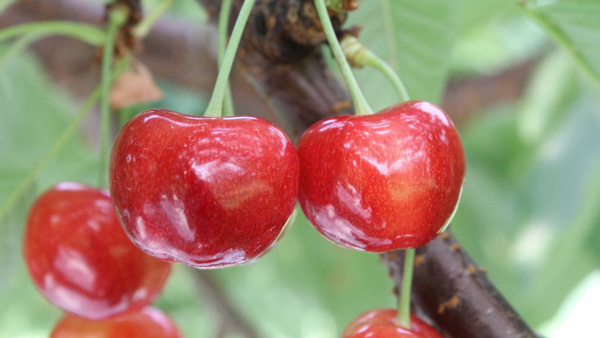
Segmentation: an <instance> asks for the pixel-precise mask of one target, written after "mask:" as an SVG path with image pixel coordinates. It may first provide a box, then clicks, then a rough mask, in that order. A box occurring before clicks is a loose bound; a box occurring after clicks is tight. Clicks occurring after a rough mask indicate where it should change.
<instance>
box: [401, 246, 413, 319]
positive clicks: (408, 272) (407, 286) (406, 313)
mask: <svg viewBox="0 0 600 338" xmlns="http://www.w3.org/2000/svg"><path fill="white" fill-rule="evenodd" d="M414 265H415V249H406V250H405V254H404V272H403V274H402V291H401V292H400V301H399V302H398V322H399V323H400V325H402V326H403V327H404V328H406V329H409V330H410V290H411V287H412V279H413V268H414Z"/></svg>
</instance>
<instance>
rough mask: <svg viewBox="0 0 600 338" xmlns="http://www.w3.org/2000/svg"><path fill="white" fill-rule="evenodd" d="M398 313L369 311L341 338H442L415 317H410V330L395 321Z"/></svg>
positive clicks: (392, 311) (357, 318)
mask: <svg viewBox="0 0 600 338" xmlns="http://www.w3.org/2000/svg"><path fill="white" fill-rule="evenodd" d="M397 317H398V311H396V310H393V309H378V310H371V311H368V312H365V313H363V314H361V315H360V316H358V317H356V318H355V319H354V320H353V321H352V322H351V323H350V324H349V325H348V326H347V327H346V329H345V330H344V332H343V333H342V338H442V336H441V335H440V334H439V332H438V331H437V330H436V329H435V328H433V327H431V326H430V325H429V324H427V323H425V322H424V321H422V320H421V319H419V318H418V317H417V316H415V315H411V316H410V330H409V329H405V328H403V327H402V326H400V324H398V321H397Z"/></svg>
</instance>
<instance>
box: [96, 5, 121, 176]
mask: <svg viewBox="0 0 600 338" xmlns="http://www.w3.org/2000/svg"><path fill="white" fill-rule="evenodd" d="M127 14H128V13H127V11H126V10H125V9H122V8H120V7H115V8H114V9H112V10H111V11H110V14H109V17H108V29H107V34H106V41H105V43H104V50H103V52H102V78H101V84H100V88H101V94H100V114H101V121H100V123H101V127H100V128H101V129H100V130H101V142H100V175H99V178H98V186H99V187H106V186H108V150H109V149H110V102H109V98H110V85H111V76H110V73H111V67H112V62H113V54H114V49H115V37H116V35H117V31H118V30H119V27H120V26H121V25H123V24H124V23H125V21H126V20H127Z"/></svg>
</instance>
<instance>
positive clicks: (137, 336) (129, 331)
mask: <svg viewBox="0 0 600 338" xmlns="http://www.w3.org/2000/svg"><path fill="white" fill-rule="evenodd" d="M180 337H181V334H180V333H179V330H178V329H177V326H175V323H173V321H172V320H171V319H170V318H169V317H167V315H165V314H164V313H163V312H162V311H159V310H158V309H155V308H152V307H146V308H144V309H142V310H141V311H139V312H133V313H126V314H124V315H121V316H117V317H113V318H110V319H105V320H99V321H95V320H89V319H85V318H81V317H77V316H74V315H69V314H67V315H65V316H64V317H63V318H62V319H61V320H60V321H59V322H58V323H57V324H56V326H55V327H54V330H52V333H51V334H50V338H180Z"/></svg>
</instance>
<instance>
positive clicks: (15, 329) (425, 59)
mask: <svg viewBox="0 0 600 338" xmlns="http://www.w3.org/2000/svg"><path fill="white" fill-rule="evenodd" d="M4 3H8V2H7V1H4V2H2V1H0V4H4ZM143 3H144V5H145V6H146V8H147V9H151V8H152V7H154V6H156V5H157V4H158V3H159V1H158V0H153V1H144V2H143ZM0 8H2V6H0ZM170 14H172V15H178V16H185V17H187V19H191V20H193V21H195V22H196V23H197V24H203V23H204V22H205V20H206V16H205V15H204V13H203V12H202V9H201V8H200V7H199V6H198V5H197V4H196V3H195V2H193V1H177V2H175V3H174V5H173V6H172V8H171V13H170ZM598 18H600V2H599V1H597V0H545V1H541V0H540V1H529V2H527V1H521V2H515V1H509V0H489V1H478V0H461V1H441V0H437V1H436V0H420V1H414V0H394V1H385V0H383V1H362V2H361V3H360V9H359V10H358V11H356V12H353V13H351V14H350V17H349V21H350V22H349V23H350V24H360V25H361V26H364V30H363V32H362V35H361V41H362V42H363V43H364V44H366V45H368V46H369V47H370V48H371V49H372V50H373V51H375V52H376V53H377V54H379V55H381V56H383V57H384V58H385V59H386V60H387V61H388V62H390V64H392V65H393V66H394V68H395V69H396V70H397V71H398V72H399V74H400V76H401V77H402V79H403V80H404V81H405V82H406V84H407V87H408V90H409V92H410V94H411V96H412V97H413V98H418V99H425V100H430V101H434V102H438V103H440V104H443V103H442V97H443V93H444V92H445V90H446V88H447V87H446V85H447V81H448V80H451V82H450V83H451V84H450V86H452V83H453V82H452V81H456V80H460V79H463V78H474V77H475V78H477V77H485V76H489V75H491V74H496V73H498V72H501V71H503V70H505V69H510V68H511V67H515V65H518V64H521V63H523V62H526V61H528V60H534V66H533V67H535V68H534V70H533V71H532V74H533V75H532V76H530V77H529V78H528V79H527V81H526V83H525V89H524V91H523V93H522V95H520V96H519V97H518V98H517V99H513V100H506V101H502V102H494V104H490V105H486V106H483V107H481V108H479V109H478V111H477V112H475V113H474V114H472V116H470V117H469V118H468V120H467V122H466V123H463V124H462V125H461V128H460V133H461V136H462V139H463V142H464V146H465V150H466V155H467V161H468V167H467V168H468V170H467V178H466V182H465V187H464V193H463V197H462V202H461V205H460V208H459V210H458V213H457V215H456V218H455V220H454V222H453V224H452V230H453V232H454V233H455V235H456V236H457V237H458V238H459V240H460V241H461V243H462V245H463V246H464V247H465V248H466V249H467V251H468V252H469V253H470V255H472V256H473V257H474V258H475V260H476V261H477V262H478V263H480V264H481V265H483V266H485V267H486V268H487V271H488V274H489V277H490V278H491V279H492V281H493V282H494V283H495V284H496V286H497V287H498V288H499V289H500V290H501V291H502V293H503V294H504V295H505V296H506V297H507V299H508V300H509V301H510V302H511V304H513V306H514V307H515V308H516V309H517V311H518V312H519V313H520V314H521V315H522V316H523V317H524V318H525V320H526V321H527V322H528V323H529V324H530V325H532V327H533V328H535V329H536V330H537V331H539V332H540V333H541V334H543V335H545V336H548V337H566V336H577V337H597V329H596V328H595V320H596V317H597V315H598V314H599V313H600V305H599V304H600V269H599V267H600V244H599V240H600V20H598ZM356 74H357V76H358V77H359V82H360V84H361V86H362V88H363V89H364V90H365V92H366V95H367V98H368V100H369V101H370V102H371V104H372V105H373V108H375V109H380V108H383V107H385V106H387V105H390V104H393V103H394V102H395V100H396V97H397V96H396V94H395V93H394V92H393V90H392V88H391V87H390V86H389V85H388V84H387V83H386V82H385V79H384V78H383V76H381V75H379V74H378V73H376V72H375V71H373V70H367V69H361V70H356ZM159 86H160V87H161V88H162V89H163V91H164V92H165V98H164V99H163V100H161V101H160V102H154V103H152V104H148V105H146V106H143V107H142V106H139V107H132V108H130V109H128V110H126V111H125V112H122V113H124V114H132V113H136V112H138V111H140V110H142V109H144V108H148V107H162V108H169V109H173V110H179V111H183V112H186V113H196V114H197V113H199V112H202V111H203V108H204V105H205V104H206V102H205V100H204V98H205V97H206V95H205V94H203V95H198V94H197V93H192V92H190V91H189V90H186V89H183V88H180V87H178V86H177V85H175V84H172V83H168V82H165V81H161V80H159ZM488 95H490V96H494V95H495V93H493V92H491V93H489V94H488ZM79 108H80V103H78V102H77V101H76V100H74V99H73V97H71V95H70V94H69V93H67V92H65V91H64V90H63V89H62V88H60V87H58V86H55V85H53V83H52V82H51V80H50V79H49V77H48V76H47V75H46V71H45V70H44V69H43V68H42V67H41V66H40V64H39V62H38V61H37V60H36V56H35V55H34V54H32V53H30V52H20V53H15V52H14V48H13V44H11V43H10V41H9V42H6V41H4V42H0V304H2V306H1V307H0V327H1V328H2V332H1V333H0V336H3V337H45V336H47V335H48V332H49V331H50V330H51V328H52V327H53V325H54V323H55V321H56V320H57V319H58V318H59V316H60V312H59V311H58V310H56V309H54V308H53V307H52V306H50V305H49V304H48V303H47V302H46V301H45V300H44V299H43V298H42V296H41V295H39V294H38V293H37V291H36V290H35V289H34V287H33V285H32V283H31V281H30V280H29V278H28V276H27V273H26V271H25V268H24V265H23V261H22V257H21V234H22V231H23V223H24V219H25V215H26V213H27V209H28V207H29V205H30V203H31V202H32V201H33V199H34V198H35V197H36V195H38V194H39V193H40V192H41V191H43V190H44V189H46V188H48V187H49V186H51V185H53V184H55V183H57V182H60V181H63V180H77V181H83V182H88V183H91V184H94V183H95V181H96V178H97V175H98V158H97V149H96V147H94V146H93V144H92V142H90V140H89V138H87V137H86V136H85V135H84V132H83V131H81V132H80V133H79V134H78V135H76V136H74V137H73V138H70V139H69V140H68V142H66V144H65V145H64V146H63V147H62V148H61V149H60V151H58V153H57V155H56V156H54V157H53V158H52V160H51V161H50V162H48V164H47V165H45V166H44V167H43V168H42V170H40V171H39V173H37V172H35V168H36V165H38V164H39V162H40V160H41V159H43V158H44V157H45V156H46V154H47V153H48V152H49V150H50V148H51V145H52V144H53V143H54V142H55V141H56V140H57V139H58V138H60V137H61V135H63V134H64V132H65V129H66V128H67V126H68V124H69V123H70V121H71V120H72V119H73V116H74V115H75V113H76V112H77V110H78V109H79ZM28 175H29V177H31V178H32V179H34V181H33V184H31V185H29V186H25V185H22V182H23V181H24V180H26V179H27V177H28ZM300 214H301V213H300ZM207 275H208V276H209V277H210V278H213V279H214V280H215V281H216V282H217V284H218V285H219V286H220V287H221V288H222V289H223V292H224V294H225V295H226V296H227V298H228V299H229V301H231V302H232V304H233V305H234V306H235V308H236V309H237V310H238V311H240V313H241V314H242V316H243V317H244V318H246V319H247V320H248V322H250V323H251V324H252V325H253V326H254V327H255V329H256V330H257V332H259V334H260V336H263V337H323V338H326V337H335V336H337V335H338V334H339V332H341V330H342V328H343V327H344V326H345V325H346V324H347V323H348V322H349V321H350V320H351V319H352V318H353V317H355V316H356V315H358V314H359V313H361V312H364V311H366V310H369V309H372V308H377V307H393V306H394V305H395V299H394V297H393V296H392V293H391V290H392V282H391V281H390V280H389V279H388V277H387V271H386V269H385V267H384V266H383V265H382V264H381V263H380V262H379V258H378V256H376V255H370V254H362V253H355V252H352V251H349V250H344V249H340V248H338V247H336V246H334V245H333V244H330V243H329V242H327V241H326V240H325V239H324V238H322V237H321V236H320V235H318V233H317V232H316V231H315V230H313V229H312V227H311V226H310V225H309V224H308V223H307V222H306V220H305V219H304V217H303V216H302V215H300V216H299V217H298V219H297V221H296V222H295V224H293V225H292V226H291V228H290V229H289V230H288V232H287V234H286V235H285V236H284V237H283V239H282V240H281V242H280V243H279V245H278V246H277V247H275V248H274V249H273V250H272V251H271V252H270V253H269V254H267V255H266V256H265V257H263V258H262V259H261V260H259V261H257V262H256V263H254V264H250V265H247V266H242V267H236V268H229V269H225V270H222V271H211V272H208V273H207ZM199 290H200V291H199ZM203 290H204V291H206V290H205V289H203V288H201V287H200V288H199V287H198V284H197V281H196V280H195V278H194V277H193V274H192V273H191V271H190V269H188V268H186V267H184V266H177V267H176V268H175V273H174V275H173V276H172V278H171V279H170V281H169V283H168V285H167V288H166V290H165V292H164V294H163V295H162V296H161V297H160V299H159V300H158V301H157V303H156V304H157V306H158V307H160V308H161V309H163V310H165V311H166V312H168V313H169V314H170V315H171V316H172V317H173V318H174V320H175V321H176V322H177V324H178V325H179V326H180V327H181V329H182V331H183V332H184V333H185V336H186V337H213V336H216V335H217V332H218V330H219V325H218V323H219V316H220V314H219V312H218V311H216V310H215V309H214V307H211V306H210V297H211V296H210V295H209V294H207V293H206V292H203ZM233 337H235V336H233Z"/></svg>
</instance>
